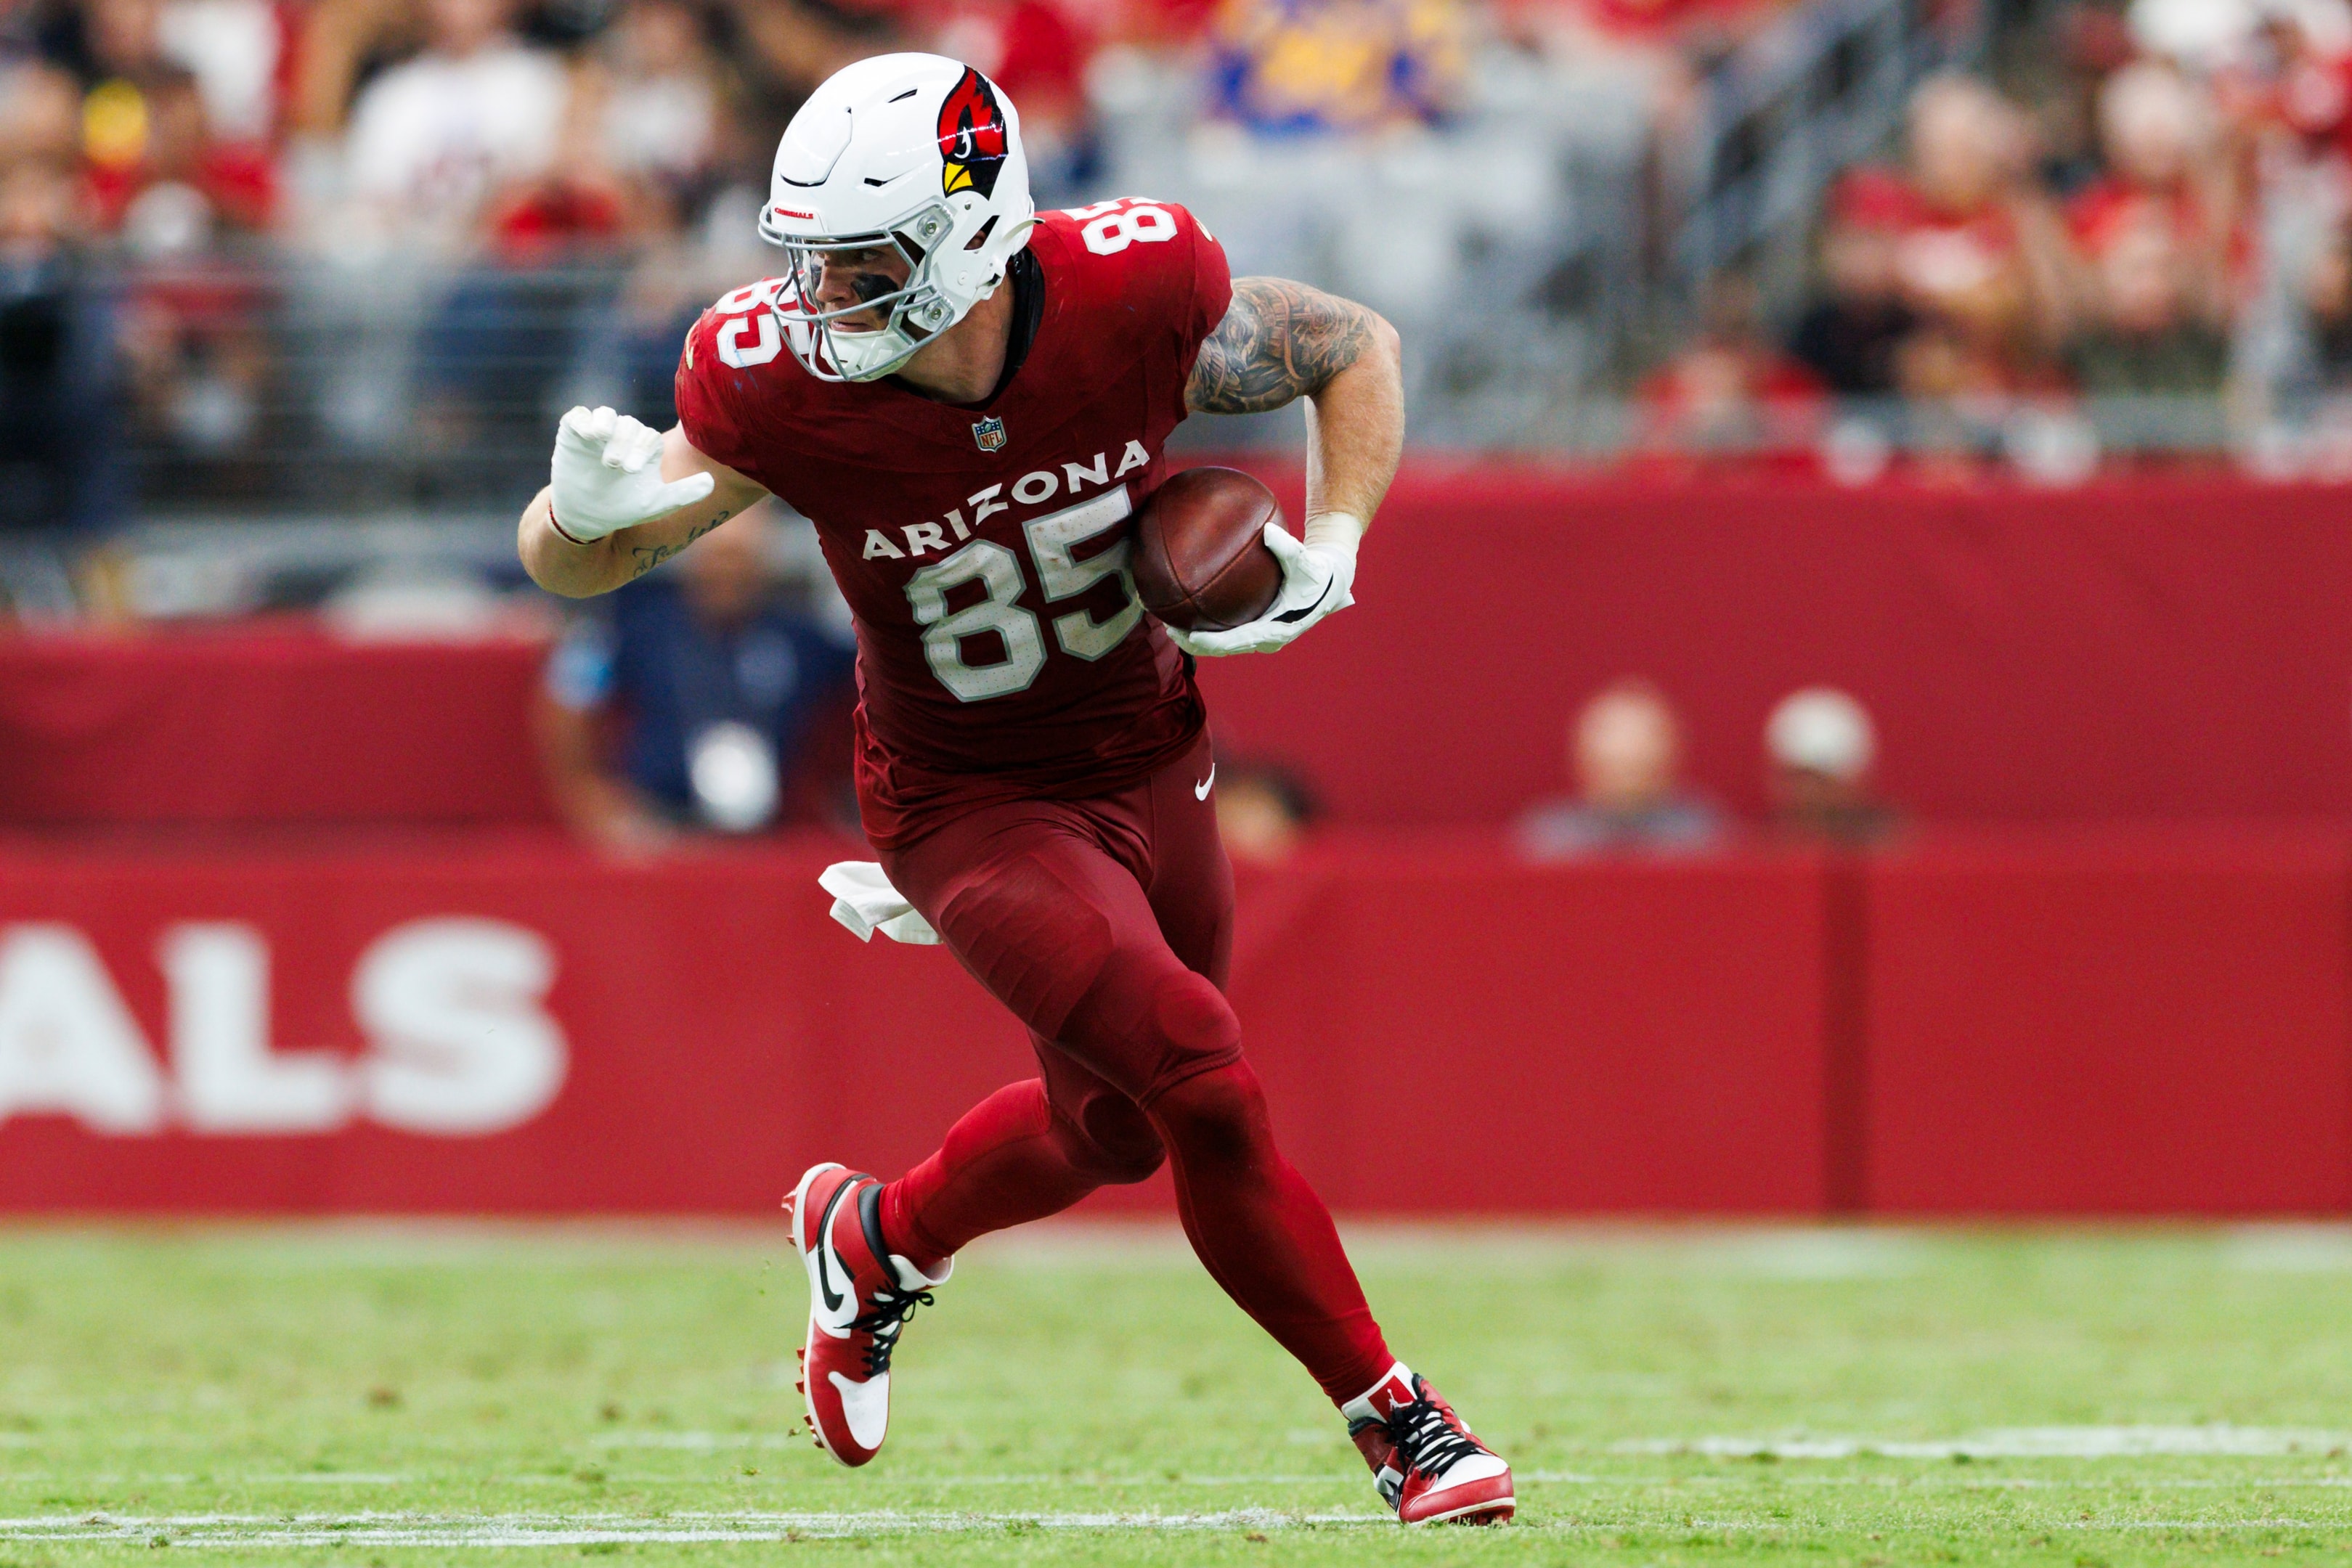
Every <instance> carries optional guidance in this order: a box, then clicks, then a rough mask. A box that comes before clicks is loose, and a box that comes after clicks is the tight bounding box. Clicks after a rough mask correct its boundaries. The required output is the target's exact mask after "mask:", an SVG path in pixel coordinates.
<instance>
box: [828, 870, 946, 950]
mask: <svg viewBox="0 0 2352 1568" xmlns="http://www.w3.org/2000/svg"><path fill="white" fill-rule="evenodd" d="M816 884H817V885H818V886H819V887H821V888H823V889H824V890H825V892H827V893H829V894H833V917H834V918H835V920H838V921H840V922H841V923H842V925H845V926H847V927H848V928H849V932H850V935H851V936H856V938H857V939H858V940H859V941H860V942H871V941H872V940H873V939H874V934H875V933H876V932H877V931H879V932H880V933H882V935H883V936H887V937H888V938H890V940H891V941H893V942H917V943H934V942H937V941H938V940H939V939H940V934H939V933H938V932H936V931H934V930H932V929H931V923H930V922H929V921H928V920H926V919H924V918H923V917H922V916H921V915H919V914H917V913H916V911H915V906H914V905H913V904H909V903H908V902H907V901H906V899H905V898H904V897H903V896H902V895H901V894H899V892H898V889H897V888H895V887H892V886H891V885H890V879H889V878H888V877H887V876H885V875H883V874H882V868H881V867H880V866H878V865H877V864H876V863H875V862H872V861H835V862H834V863H833V864H831V865H829V866H827V867H825V868H824V875H823V876H820V877H818V878H817V879H816Z"/></svg>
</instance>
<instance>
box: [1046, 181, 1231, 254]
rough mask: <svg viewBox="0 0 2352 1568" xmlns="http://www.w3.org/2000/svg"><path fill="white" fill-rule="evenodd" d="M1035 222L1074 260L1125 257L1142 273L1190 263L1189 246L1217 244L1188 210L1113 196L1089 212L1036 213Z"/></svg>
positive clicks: (1147, 199) (1081, 209)
mask: <svg viewBox="0 0 2352 1568" xmlns="http://www.w3.org/2000/svg"><path fill="white" fill-rule="evenodd" d="M1037 221H1038V223H1039V225H1041V226H1043V227H1045V228H1048V229H1051V230H1053V231H1055V233H1057V234H1060V235H1063V236H1064V237H1065V238H1066V241H1067V242H1068V244H1069V246H1070V249H1071V252H1072V254H1073V255H1076V256H1105V257H1108V256H1124V257H1126V258H1127V259H1128V261H1129V263H1130V264H1139V265H1142V266H1146V267H1149V266H1151V265H1153V264H1154V263H1162V262H1182V261H1185V260H1189V259H1190V257H1191V255H1192V247H1193V246H1196V245H1199V244H1201V243H1202V242H1204V241H1205V242H1206V243H1208V244H1211V245H1214V244H1215V243H1216V240H1215V237H1214V236H1213V235H1211V234H1210V233H1209V231H1208V230H1207V229H1206V228H1203V227H1202V225H1201V220H1200V219H1198V218H1196V217H1194V216H1193V215H1192V212H1191V211H1190V210H1189V209H1187V208H1186V207H1184V206H1182V205H1181V204H1179V203H1175V202H1162V201H1159V200H1157V199H1155V198H1153V197H1150V196H1114V197H1112V198H1111V199H1110V200H1109V201H1107V202H1097V203H1095V204H1093V205H1092V206H1087V207H1066V208H1062V209H1060V210H1058V211H1054V212H1046V213H1041V214H1038V219H1037Z"/></svg>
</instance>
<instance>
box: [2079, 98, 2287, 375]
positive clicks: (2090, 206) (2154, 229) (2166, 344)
mask: <svg viewBox="0 0 2352 1568" xmlns="http://www.w3.org/2000/svg"><path fill="white" fill-rule="evenodd" d="M2209 108H2210V105H2209V104H2208V102H2207V101H2206V100H2205V99H2203V98H2201V97H2200V95H2199V94H2198V93H2197V92H2196V91H2195V90H2194V89H2191V88H2190V87H2189V84H2188V83H2187V82H2186V81H2184V80H2182V79H2181V78H2180V77H2179V75H2178V74H2176V73H2175V72H2173V71H2172V70H2171V69H2169V68H2167V67H2164V66H2160V65H2157V64H2154V63H2152V62H2144V63H2142V64H2138V65H2134V66H2128V67H2126V68H2124V69H2122V70H2120V71H2117V72H2116V74H2115V75H2114V76H2112V77H2110V78H2108V79H2107V82H2106V85H2105V88H2103V89H2101V91H2100V95H2099V132H2100V141H2101V145H2102V148H2103V150H2104V152H2105V156H2106V168H2107V172H2106V173H2105V176H2104V177H2103V178H2101V179H2100V180H2098V181H2097V182H2096V183H2094V184H2093V185H2091V186H2090V187H2089V188H2088V189H2087V190H2085V191H2084V192H2083V193H2081V194H2080V195H2079V196H2077V197H2076V198H2075V199H2074V204H2073V205H2072V207H2071V208H2070V210H2069V212H2068V214H2067V215H2068V219H2069V226H2070V228H2071V229H2072V231H2073V235H2074V245H2075V248H2076V252H2077V255H2078V256H2079V258H2080V263H2081V271H2080V273H2079V274H2078V277H2077V282H2076V311H2075V318H2076V319H2075V329H2074V333H2073V336H2072V340H2071V341H2070V342H2069V344H2068V346H2067V350H2066V358H2067V361H2068V365H2069V368H2070V369H2071V370H2072V371H2074V376H2075V379H2076V381H2077V382H2078V383H2079V384H2080V385H2081V386H2082V388H2083V390H2084V391H2085V392H2092V393H2095V394H2106V395H2114V394H2128V393H2148V392H2170V393H2200V394H2207V395H2210V394H2211V393H2214V392H2219V391H2220V390H2221V383H2222V380H2223V377H2224V376H2225V374H2226V372H2227V370H2228V361H2229V340H2228V329H2229V319H2230V305H2231V286H2230V274H2231V257H2232V255H2233V253H2241V252H2242V250H2243V242H2242V238H2241V236H2240V235H2239V234H2238V231H2237V223H2236V214H2237V211H2238V206H2239V203H2238V200H2237V197H2236V193H2235V192H2234V190H2233V189H2232V184H2231V179H2230V174H2229V171H2228V168H2227V166H2226V163H2225V162H2224V161H2223V160H2222V159H2221V158H2220V157H2218V156H2217V155H2216V154H2215V153H2214V152H2213V149H2212V137H2211V129H2212V127H2211V121H2210V114H2209V113H2208V110H2209Z"/></svg>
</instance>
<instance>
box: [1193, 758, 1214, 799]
mask: <svg viewBox="0 0 2352 1568" xmlns="http://www.w3.org/2000/svg"><path fill="white" fill-rule="evenodd" d="M1216 781H1217V765H1216V764H1215V763H1213V762H1212V763H1210V764H1209V776H1208V777H1207V778H1206V779H1202V780H1201V781H1200V782H1199V783H1198V784H1195V785H1193V786H1192V799H1194V800H1207V799H1208V798H1209V786H1210V785H1212V784H1214V783H1215V782H1216Z"/></svg>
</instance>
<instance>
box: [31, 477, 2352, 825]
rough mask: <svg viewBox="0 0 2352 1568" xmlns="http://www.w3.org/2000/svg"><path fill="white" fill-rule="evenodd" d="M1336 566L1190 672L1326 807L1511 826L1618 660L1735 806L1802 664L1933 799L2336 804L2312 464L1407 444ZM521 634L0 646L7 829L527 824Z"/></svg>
mask: <svg viewBox="0 0 2352 1568" xmlns="http://www.w3.org/2000/svg"><path fill="white" fill-rule="evenodd" d="M1276 478H1277V479H1278V480H1280V482H1281V486H1282V487H1283V488H1284V489H1286V491H1288V492H1290V495H1291V503H1290V504H1291V507H1292V509H1293V510H1294V512H1295V511H1296V509H1297V483H1296V480H1295V478H1291V479H1284V478H1283V477H1282V476H1280V475H1276ZM1359 593H1360V600H1361V602H1360V606H1359V608H1357V609H1356V610H1353V611H1350V612H1349V613H1348V614H1345V615H1342V616H1339V617H1337V618H1335V619H1334V620H1332V621H1331V622H1329V623H1328V625H1327V626H1325V627H1322V628H1319V629H1318V631H1317V632H1316V634H1315V635H1314V636H1313V637H1311V638H1308V639H1307V640H1305V641H1304V642H1302V643H1299V644H1298V646H1297V647H1296V648H1293V649H1291V650H1289V651H1287V652H1286V653H1284V654H1283V655H1282V657H1280V658H1279V659H1226V660H1219V661H1215V662H1213V664H1211V665H1210V666H1209V668H1208V671H1207V674H1206V675H1205V676H1204V681H1205V684H1206V685H1207V688H1208V691H1209V695H1210V699H1211V703H1212V706H1213V710H1214V714H1215V718H1216V724H1217V728H1218V733H1219V737H1220V739H1221V741H1222V742H1223V745H1224V747H1225V749H1226V750H1227V752H1228V754H1229V755H1234V756H1245V755H1252V754H1254V755H1255V756H1257V757H1260V758H1267V759H1274V760H1282V761H1286V762H1288V763H1290V764H1293V765H1295V766H1297V768H1299V769H1300V770H1301V771H1302V772H1303V773H1304V774H1305V775H1306V776H1307V779H1309V780H1310V782H1311V783H1312V784H1313V785H1314V786H1315V787H1316V789H1318V792H1319V793H1320V794H1321V795H1322V796H1323V797H1324V798H1325V800H1326V801H1327V802H1328V804H1329V805H1330V807H1331V808H1332V809H1333V814H1334V818H1335V820H1336V821H1340V822H1344V823H1346V824H1349V825H1351V826H1366V827H1381V826H1407V825H1429V824H1460V823H1487V824H1494V823H1501V822H1505V821H1509V820H1510V819H1511V818H1512V817H1513V816H1514V815H1515V814H1516V813H1517V812H1518V811H1519V810H1521V809H1523V808H1524V807H1525V806H1526V805H1527V804H1528V802H1529V801H1531V800H1537V799H1539V798H1541V797H1543V796H1546V795H1549V794H1556V793H1559V791H1560V790H1562V789H1565V787H1566V777H1565V775H1566V768H1565V763H1564V756H1563V753H1564V749H1565V746H1564V738H1565V733H1566V729H1567V725H1568V721H1569V718H1570V715H1572V714H1573V713H1574V712H1575V711H1576V709H1577V707H1578V706H1580V704H1581V703H1582V702H1583V701H1584V700H1585V698H1587V697H1588V696H1589V695H1591V693H1592V692H1593V691H1595V690H1596V689H1598V688H1599V687H1600V686H1601V685H1603V684H1605V683H1606V682H1608V681H1611V680H1612V679H1615V678H1617V677H1619V676H1622V675H1625V674H1642V675H1646V676H1648V677H1650V678H1652V679H1654V680H1655V681H1657V682H1658V683H1659V684H1660V685H1662V686H1664V689H1665V690H1666V692H1667V693H1668V694H1669V695H1671V696H1672V697H1673V698H1674V700H1675V703H1676V704H1677V705H1679V706H1681V707H1682V709H1683V710H1684V713H1685V717H1686V719H1687V721H1688V728H1689V743H1690V744H1689V750H1690V763H1691V768H1692V771H1693V773H1694V776H1695V778H1696V780H1697V782H1698V783H1699V784H1700V785H1701V786H1702V787H1703V788H1705V789H1707V790H1708V791H1710V792H1711V793H1713V794H1714V795H1716V796H1717V797H1718V798H1719V799H1721V800H1723V801H1724V802H1725V803H1726V804H1727V805H1729V806H1731V807H1733V808H1735V809H1736V810H1740V811H1742V812H1753V811H1754V810H1757V809H1758V808H1759V806H1760V804H1761V802H1760V800H1759V789H1760V784H1759V771H1760V765H1759V736H1760V734H1761V731H1762V727H1763V723H1764V716H1765V715H1766V714H1767V713H1768V712H1769V710H1770V707H1771V705H1772V704H1773V703H1774V702H1776V701H1777V700H1779V699H1780V697H1781V696H1782V695H1785V694H1787V693H1788V692H1790V690H1792V689H1794V688H1796V687H1798V686H1800V685H1808V684H1811V683H1816V682H1829V683H1832V684H1835V685H1842V686H1844V687H1847V688H1848V689H1850V690H1852V691H1853V692H1854V693H1855V694H1856V695H1859V696H1860V697H1861V698H1862V699H1863V700H1864V702H1865V703H1867V704H1868V705H1869V706H1870V707H1871V710H1872V712H1873V713H1874V715H1875V716H1876V717H1877V720H1878V724H1879V727H1880V730H1881V733H1882V739H1883V741H1884V747H1883V751H1884V758H1885V761H1884V768H1883V772H1884V779H1885V786H1886V789H1887V790H1888V793H1889V794H1890V795H1891V796H1892V797H1893V798H1894V799H1895V800H1898V801H1900V802H1901V803H1902V804H1903V805H1904V806H1905V808H1906V810H1910V811H1912V812H1914V813H1916V814H1917V815H1918V816H1920V817H1923V818H1925V819H1927V820H1930V821H1964V822H1987V821H1991V822H2058V821H2084V820H2100V819H2112V818H2118V817H2121V818H2167V819H2174V820H2179V819H2184V818H2281V817H2304V818H2328V819H2336V820H2342V819H2345V818H2347V817H2352V505H2347V500H2346V497H2345V492H2343V491H2340V490H2330V489H2324V488H2317V487H2264V486H2251V485H2245V484H2239V483H2233V482H2230V481H2226V480H2211V481H2185V480H2166V481H2163V482H2161V483H2148V482H2139V483H2135V482H2116V483H2112V484H2100V485H2095V486H2088V487H2085V488H2084V489H2081V490H2077V491H2071V492H2065V493H2051V492H2043V491H2028V490H2019V489H2013V488H2008V487H2001V486H1987V487H1984V488H1980V489H1969V490H1960V489H1941V490H1931V489H1921V488H1910V487H1904V486H1885V487H1881V488H1873V489H1868V490H1860V491H1854V490H1840V489H1835V488H1831V487H1828V486H1822V485H1820V484H1815V483H1810V482H1798V481H1793V480H1764V479H1759V480H1755V481H1749V482H1733V481H1719V482H1704V483H1691V484H1686V485H1675V484H1664V483H1658V482H1647V483H1642V482H1634V481H1632V480H1625V481H1613V482H1594V481H1590V480H1581V481H1578V480H1570V479H1566V478H1563V477H1561V476H1559V475H1557V474H1553V473H1547V472H1545V471H1542V470H1533V469H1531V470H1526V471H1517V472H1515V471H1513V470H1510V469H1508V468H1496V467H1492V466H1489V467H1482V468H1476V469H1460V470H1455V469H1449V468H1446V467H1444V466H1443V465H1437V464H1433V463H1430V462H1426V461H1423V462H1420V463H1416V464H1415V465H1412V466H1409V467H1408V468H1407V470H1406V471H1405V473H1404V475H1403V476H1402V478H1401V479H1400V481H1399V483H1398V485H1397V487H1396V489H1395V491H1394V493H1393V494H1392V496H1391V500H1390V502H1389V504H1388V506H1387V507H1385V508H1383V510H1382V512H1381V519H1380V525H1379V527H1378V528H1376V529H1375V530H1374V531H1373V533H1372V534H1371V536H1370V541H1369V542H1368V544H1367V545H1366V555H1365V564H1364V572H1363V580H1362V582H1361V584H1360V589H1359ZM540 658H541V650H540V649H538V648H537V647H536V646H534V645H532V644H530V643H520V642H514V643H485V644H480V645H477V646H474V647H459V648H447V647H431V646H396V645H375V646H365V647H351V646H346V645H343V644H340V643H335V642H333V641H332V640H331V639H330V638H328V637H327V636H325V635H324V634H323V633H321V632H318V631H315V630H312V629H309V628H306V627H304V626H302V625H300V624H299V623H296V624H284V625H278V626H275V627H271V628H268V629H264V630H261V631H258V632H253V631H239V632H226V633H212V634H205V633H179V634H167V635H155V636H147V637H141V638H121V637H115V638H90V639H79V638H75V639H26V638H0V822H9V823H49V824H56V823H88V822H104V823H116V822H125V821H131V822H205V823H225V822H246V823H249V822H255V821H268V822H289V821H308V822H324V821H342V822H351V821H377V822H381V821H407V822H419V823H424V822H430V823H439V824H465V823H485V822H509V823H511V822H525V821H544V820H546V807H545V803H544V801H543V800H542V799H541V794H540V790H539V786H538V781H537V774H536V770H535V768H533V765H532V760H531V758H530V750H529V737H528V735H527V733H526V731H525V728H524V727H523V724H522V722H521V719H522V715H523V712H524V704H525V701H526V699H527V697H528V695H529V692H530V687H531V683H532V681H533V680H534V678H535V674H536V669H537V665H538V663H539V660H540Z"/></svg>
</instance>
